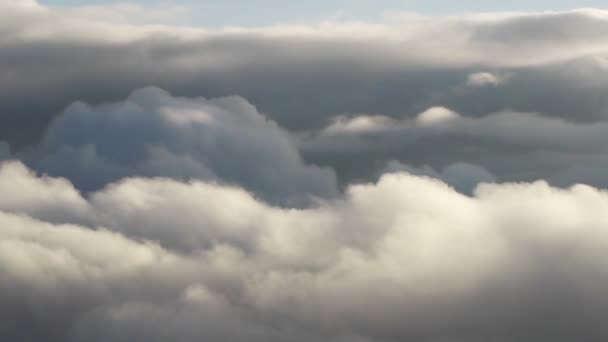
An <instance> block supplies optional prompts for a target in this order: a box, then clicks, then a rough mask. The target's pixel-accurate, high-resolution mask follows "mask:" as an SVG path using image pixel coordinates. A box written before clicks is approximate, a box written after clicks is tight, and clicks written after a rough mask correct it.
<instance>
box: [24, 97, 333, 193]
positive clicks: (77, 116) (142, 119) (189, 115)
mask: <svg viewBox="0 0 608 342" xmlns="http://www.w3.org/2000/svg"><path fill="white" fill-rule="evenodd" d="M23 158H24V159H25V160H27V161H28V164H30V165H34V167H35V168H36V169H37V170H39V171H43V172H45V173H48V174H50V175H55V176H63V177H67V178H69V179H70V180H71V181H72V182H73V183H74V184H75V185H76V186H77V187H78V188H79V189H80V190H83V191H92V190H96V189H100V188H102V187H103V186H104V185H106V184H108V183H110V182H112V181H116V180H119V179H121V178H124V177H129V176H149V177H155V176H163V177H170V178H174V179H185V180H187V179H205V180H213V181H218V182H225V183H232V184H239V185H241V186H243V187H245V188H246V189H249V190H250V191H253V192H255V193H256V194H257V195H259V196H260V197H262V198H263V199H265V200H269V201H271V202H273V203H290V202H292V204H296V203H297V202H298V201H303V200H306V199H307V198H310V197H313V196H317V197H319V196H320V197H328V196H332V195H335V194H336V193H337V186H336V181H335V176H334V174H333V172H332V171H331V170H327V169H321V168H318V167H315V166H307V165H305V164H304V163H303V162H302V160H301V158H300V155H299V152H298V150H297V148H296V146H295V145H294V144H293V143H292V142H291V140H290V137H289V135H288V134H287V133H286V132H285V131H283V130H282V129H281V128H279V127H278V126H277V125H276V124H275V123H274V122H271V121H268V120H267V119H266V118H265V117H264V116H263V115H261V114H260V113H258V112H257V110H256V109H255V107H253V106H252V105H251V104H249V103H248V102H247V101H246V100H244V99H242V98H239V97H226V98H218V99H211V100H207V99H204V98H195V99H186V98H176V97H172V96H171V95H170V94H168V93H167V92H165V91H163V90H161V89H158V88H144V89H139V90H136V91H134V92H133V93H132V94H131V95H130V96H129V97H128V98H127V99H126V100H124V101H121V102H118V103H108V104H104V105H99V106H89V105H87V104H84V103H75V104H73V105H71V106H70V107H69V108H68V109H66V111H65V112H64V114H63V115H62V116H61V117H59V118H58V119H57V120H55V121H54V122H53V123H52V124H51V125H50V126H49V128H48V130H47V132H46V135H45V137H44V138H43V139H42V141H41V143H40V144H39V146H38V147H37V148H36V149H35V150H32V151H30V152H29V153H25V155H24V156H23Z"/></svg>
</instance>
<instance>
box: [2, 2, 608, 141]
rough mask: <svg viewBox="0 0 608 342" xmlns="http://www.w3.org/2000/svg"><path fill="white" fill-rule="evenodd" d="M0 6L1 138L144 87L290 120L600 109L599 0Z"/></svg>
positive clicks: (26, 133)
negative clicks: (391, 9)
mask: <svg viewBox="0 0 608 342" xmlns="http://www.w3.org/2000/svg"><path fill="white" fill-rule="evenodd" d="M0 6H2V8H1V9H0V16H1V18H0V19H1V20H0V30H1V31H2V32H3V35H2V37H0V48H1V49H2V54H0V70H2V73H1V74H0V115H2V118H3V119H2V120H3V125H2V126H0V139H1V140H6V141H9V142H10V143H11V144H13V145H15V146H16V147H23V146H24V145H28V144H33V143H35V142H37V141H38V140H39V138H40V136H41V135H42V133H43V132H44V129H45V128H46V126H47V125H48V123H49V122H50V121H51V120H52V118H54V117H55V116H57V115H58V114H59V113H61V112H62V110H63V109H64V108H65V107H66V106H67V105H68V104H70V103H71V102H73V101H74V100H77V99H79V100H83V101H86V102H88V103H99V102H109V101H117V100H119V99H122V98H124V97H125V96H126V95H127V94H128V93H130V92H131V91H132V90H133V89H135V88H139V87H144V86H148V85H156V86H159V87H161V88H163V89H167V90H169V91H171V92H172V93H174V94H176V95H179V96H188V97H193V96H201V95H202V96H205V97H208V98H212V97H218V96H226V95H234V94H238V95H241V96H243V97H245V98H247V99H248V100H250V101H252V103H255V104H256V105H257V106H258V107H259V108H260V110H261V111H263V112H265V113H268V115H270V116H271V117H272V118H273V119H274V120H275V121H277V122H278V123H279V124H281V125H282V126H284V127H287V128H289V129H295V130H303V129H311V128H319V127H321V126H323V125H324V124H326V123H327V122H328V121H330V119H331V118H333V117H334V116H336V115H340V114H343V113H361V112H364V113H381V114H385V115H391V116H392V115H399V114H400V113H404V112H412V113H414V112H419V111H421V110H424V109H425V108H428V107H430V106H435V105H444V106H446V105H447V106H448V107H450V108H454V109H455V110H457V111H459V112H462V113H466V114H467V115H468V114H469V113H471V114H475V115H482V114H486V113H489V112H493V111H498V110H502V109H505V108H512V109H514V110H520V111H533V112H543V113H546V114H547V115H552V116H568V115H569V116H572V117H574V118H575V119H579V118H587V119H588V118H595V119H597V118H603V117H604V114H603V113H604V112H605V111H604V110H605V108H606V106H605V101H603V100H602V99H603V98H605V96H603V95H604V94H603V92H604V89H606V83H608V82H607V80H608V78H606V77H605V75H604V74H605V72H603V71H601V70H605V68H603V69H602V67H601V66H596V64H597V61H601V60H602V59H603V57H605V52H606V48H607V46H606V42H605V39H604V37H605V36H606V35H605V33H606V32H607V31H608V20H606V15H605V11H602V10H575V11H567V12H546V13H532V14H525V13H511V14H486V15H480V14H476V15H475V14H473V15H463V16H454V17H424V16H417V17H415V18H412V17H405V18H401V19H400V18H399V17H398V16H396V17H395V18H397V19H392V20H386V21H379V22H371V23H366V22H353V21H325V22H321V23H314V24H309V25H305V24H301V25H294V24H283V25H275V26H272V27H263V28H235V27H233V28H216V29H209V28H195V27H175V26H168V25H142V24H135V23H133V22H131V21H130V20H129V19H130V18H131V17H132V15H129V13H132V12H133V11H137V16H138V17H146V16H147V15H148V14H147V12H146V11H145V10H143V9H140V8H137V9H135V10H134V9H132V8H131V9H129V8H130V7H125V8H122V9H121V8H117V7H116V6H114V7H108V8H106V7H99V6H98V7H94V8H90V7H89V8H84V9H78V10H74V9H58V8H49V7H46V6H44V5H41V4H38V3H36V2H34V1H26V2H19V1H17V2H16V1H3V2H2V3H0ZM153 12H154V13H156V12H158V10H154V11H153ZM166 12H168V13H170V12H172V10H171V9H168V10H167V11H166ZM154 13H152V14H149V15H151V16H152V17H154V16H155V14H154ZM125 16H126V19H122V18H124V17H125ZM116 18H119V19H118V20H116ZM565 28H567V29H565ZM286 47H288V48H286ZM572 60H574V61H577V63H582V64H583V65H584V67H585V68H592V69H596V70H589V71H586V72H582V71H581V70H580V69H581V67H580V66H577V65H572V64H570V63H571V62H570V61H572ZM575 64H576V63H575ZM600 64H601V63H600ZM598 65H599V64H598ZM604 65H605V63H604ZM479 70H483V72H485V73H487V74H486V75H485V79H486V81H487V80H488V79H489V78H488V77H487V76H488V75H490V74H491V75H494V76H498V75H504V74H510V73H511V72H515V73H516V74H518V75H520V76H519V78H518V79H513V82H512V83H513V85H512V86H509V87H469V88H471V89H465V90H462V89H460V88H459V86H460V85H462V83H463V80H466V79H467V77H468V76H469V75H471V74H474V73H478V72H480V71H479ZM588 75H592V76H591V77H589V76H588ZM478 76H479V75H478ZM509 83H511V82H509ZM455 88H456V89H457V91H454V89H455ZM495 88H500V89H495ZM49 89H53V91H52V92H51V91H48V90H49ZM480 93H481V94H480ZM556 93H557V94H558V95H559V96H555V95H556ZM581 93H584V95H580V94H581ZM532 94H534V95H532ZM574 95H576V96H574ZM32 99H36V100H35V101H32ZM573 107H574V109H577V110H573ZM9 122H10V124H9Z"/></svg>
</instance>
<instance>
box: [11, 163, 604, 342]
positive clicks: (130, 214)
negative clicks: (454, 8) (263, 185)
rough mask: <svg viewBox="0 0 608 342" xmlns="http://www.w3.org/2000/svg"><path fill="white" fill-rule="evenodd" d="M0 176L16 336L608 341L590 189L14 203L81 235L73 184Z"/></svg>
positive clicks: (69, 216) (193, 193) (125, 188)
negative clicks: (291, 204) (289, 201)
mask: <svg viewBox="0 0 608 342" xmlns="http://www.w3.org/2000/svg"><path fill="white" fill-rule="evenodd" d="M5 178H8V179H9V180H12V181H18V182H20V183H21V184H23V186H22V187H20V189H14V188H11V187H10V184H7V182H5ZM0 180H1V181H0V187H1V188H0V191H2V193H3V194H9V195H11V196H8V198H16V201H17V202H18V203H16V204H15V203H12V202H11V201H10V200H4V201H3V202H2V203H0V223H1V224H0V226H2V227H3V229H2V230H0V245H1V246H2V248H0V270H1V272H2V274H3V277H2V279H3V281H2V283H1V285H0V298H2V301H3V304H4V305H3V306H2V307H1V308H0V315H1V316H2V317H4V318H10V320H8V319H3V322H9V323H8V324H7V323H4V324H3V326H2V329H0V331H1V332H2V336H5V337H13V338H19V339H20V340H35V339H37V338H41V337H42V336H45V337H46V338H47V340H50V341H66V340H71V341H81V340H82V341H90V340H100V341H108V340H113V341H115V340H119V341H120V340H129V339H131V340H133V339H135V340H149V341H163V340H167V339H173V340H174V339H182V340H184V339H185V340H201V339H206V340H232V341H245V340H248V341H252V340H253V341H258V340H259V341H286V340H287V341H306V340H311V339H312V340H329V341H347V340H348V341H350V340H361V341H400V340H403V339H419V340H424V341H443V340H445V339H446V338H447V339H449V340H455V341H483V340H488V339H492V340H498V341H514V340H517V341H537V340H539V339H541V340H553V341H568V340H571V339H573V338H583V339H585V340H589V341H600V340H601V336H605V334H606V333H607V332H606V331H605V330H606V329H605V325H603V324H600V321H601V320H598V319H594V318H597V317H603V315H604V314H606V312H607V311H608V301H607V298H608V293H607V292H606V290H605V289H606V287H605V286H603V281H604V278H605V276H606V274H605V273H606V272H605V265H604V263H603V261H602V260H604V259H605V257H604V256H605V251H606V247H608V246H606V241H608V239H607V238H608V237H607V236H606V227H608V221H607V220H608V218H607V217H606V215H604V214H603V213H605V212H606V210H605V208H606V207H607V206H608V195H607V194H606V193H605V192H604V191H600V190H597V189H594V188H591V187H588V186H575V187H573V188H570V189H566V190H562V189H556V188H551V187H550V186H548V185H547V184H546V183H544V182H537V183H534V184H504V185H490V184H488V185H482V186H481V187H479V188H478V189H477V190H476V191H475V195H474V196H473V197H467V196H464V195H461V194H459V193H457V192H456V191H454V190H453V189H451V188H449V187H447V186H446V185H445V184H443V183H441V182H440V181H437V180H432V179H430V178H426V177H419V176H413V175H410V174H406V173H394V174H390V175H385V176H383V177H382V178H381V179H380V180H379V182H378V183H376V184H365V185H358V186H353V187H351V188H350V189H349V190H348V192H347V195H346V196H345V198H344V199H340V200H332V201H328V202H325V203H323V204H321V205H320V206H319V207H317V208H311V209H301V210H288V209H281V208H277V207H272V206H268V205H266V204H264V203H262V202H259V201H257V200H256V199H255V198H254V197H252V196H251V195H250V194H248V193H247V192H245V191H243V190H241V189H238V188H230V187H225V186H220V185H215V184H209V183H201V182H191V183H181V182H176V181H172V180H168V179H129V180H123V181H121V182H120V183H117V184H115V185H112V186H110V187H108V188H106V189H103V190H101V191H100V192H97V193H94V194H92V195H91V196H90V198H88V199H84V198H80V199H79V200H78V202H79V203H82V204H83V205H84V206H86V207H87V208H88V210H89V213H88V215H90V216H89V219H90V220H91V221H90V223H89V224H87V225H84V224H81V225H75V224H69V223H64V224H58V223H51V222H48V221H46V220H45V219H44V216H45V215H46V214H45V213H44V211H38V212H32V211H28V210H27V208H28V207H29V206H25V207H24V206H22V205H21V204H20V203H19V201H21V203H25V202H28V203H32V207H35V206H38V207H40V208H45V209H46V210H47V212H55V213H60V212H62V214H61V215H63V217H64V219H65V222H70V221H71V220H73V218H76V217H79V216H80V215H81V214H82V213H81V211H80V210H79V207H78V206H72V205H71V204H72V203H73V201H74V198H72V197H70V196H67V197H66V196H61V193H70V192H72V191H73V188H72V187H71V186H70V184H69V183H68V182H65V181H62V180H57V179H48V178H39V177H37V176H36V175H34V174H32V173H31V172H29V171H28V170H27V169H25V168H24V167H23V165H20V164H19V163H17V162H9V163H8V164H3V166H2V169H0ZM19 192H27V193H30V194H33V196H32V197H30V198H29V199H24V197H23V196H20V195H19ZM49 192H50V193H53V194H56V195H57V197H56V198H55V199H54V200H53V201H52V202H50V201H46V199H45V198H46V196H47V195H45V194H48V193H49ZM37 195H38V197H37ZM61 203H63V204H66V205H65V206H61ZM228 204H229V206H227V205H228ZM23 208H26V209H25V210H24V209H23ZM66 208H67V209H68V210H67V211H66V210H65V209H66ZM69 208H73V209H74V211H73V212H71V211H70V210H69ZM555 212H559V213H560V215H554V213H555ZM167 213H172V214H171V215H167ZM235 213H238V215H235ZM313 246H314V248H313ZM17 289H18V290H17ZM58 313H61V314H58ZM563 322H568V324H563ZM25 324H27V325H28V326H29V327H31V326H35V327H36V329H28V327H27V326H25Z"/></svg>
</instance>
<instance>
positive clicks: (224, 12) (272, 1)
mask: <svg viewBox="0 0 608 342" xmlns="http://www.w3.org/2000/svg"><path fill="white" fill-rule="evenodd" d="M125 2H128V3H140V4H144V5H146V6H149V5H150V4H163V1H150V0H148V1H140V2H138V0H133V1H125ZM43 3H45V4H49V5H59V6H82V5H101V4H109V3H120V2H118V1H114V2H112V1H108V0H90V1H87V0H44V1H43ZM164 4H171V5H183V6H187V7H189V8H190V9H191V10H192V12H190V13H189V15H188V17H189V22H190V23H191V24H193V25H201V26H218V25H237V26H253V25H271V24H276V23H286V22H293V21H304V22H306V21H318V20H323V19H326V18H334V17H345V18H357V19H369V18H377V17H380V16H382V15H383V14H386V13H390V12H417V13H424V14H430V15H450V14H457V13H463V12H493V11H524V12H525V11H547V10H568V9H574V8H581V7H597V8H602V7H607V6H608V3H607V2H606V1H605V0H593V1H591V0H587V1H584V2H583V1H575V0H551V1H546V0H542V1H525V0H512V1H495V0H489V1H478V0H458V1H441V0H424V1H422V0H377V1H371V0H328V1H320V0H311V1H281V0H260V1H250V0H226V1H215V0H209V1H207V0H204V1H192V0H178V1H171V2H166V1H165V2H164Z"/></svg>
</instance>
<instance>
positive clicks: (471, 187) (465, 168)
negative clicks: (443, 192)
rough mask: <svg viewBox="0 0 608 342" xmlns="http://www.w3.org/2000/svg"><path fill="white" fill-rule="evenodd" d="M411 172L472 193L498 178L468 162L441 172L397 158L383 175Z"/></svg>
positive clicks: (481, 167) (450, 166)
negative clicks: (407, 163) (412, 164)
mask: <svg viewBox="0 0 608 342" xmlns="http://www.w3.org/2000/svg"><path fill="white" fill-rule="evenodd" d="M402 172H405V173H409V174H412V175H416V176H424V177H431V178H435V179H440V180H442V181H443V182H445V183H446V184H448V185H450V186H452V187H453V188H454V189H455V190H456V191H459V192H461V193H463V194H468V195H471V194H473V192H474V191H475V189H477V186H478V185H479V184H482V183H495V182H496V179H495V177H494V175H492V174H491V173H490V172H489V171H488V170H486V168H484V167H483V166H479V165H473V164H468V163H462V162H459V163H454V164H450V165H448V166H446V167H445V168H444V169H443V170H441V172H437V171H435V170H434V169H433V168H432V167H429V166H423V167H412V166H410V165H406V164H403V163H401V162H399V161H396V160H391V161H389V162H388V164H387V165H386V167H385V168H384V170H382V174H381V176H383V175H384V174H390V173H402Z"/></svg>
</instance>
